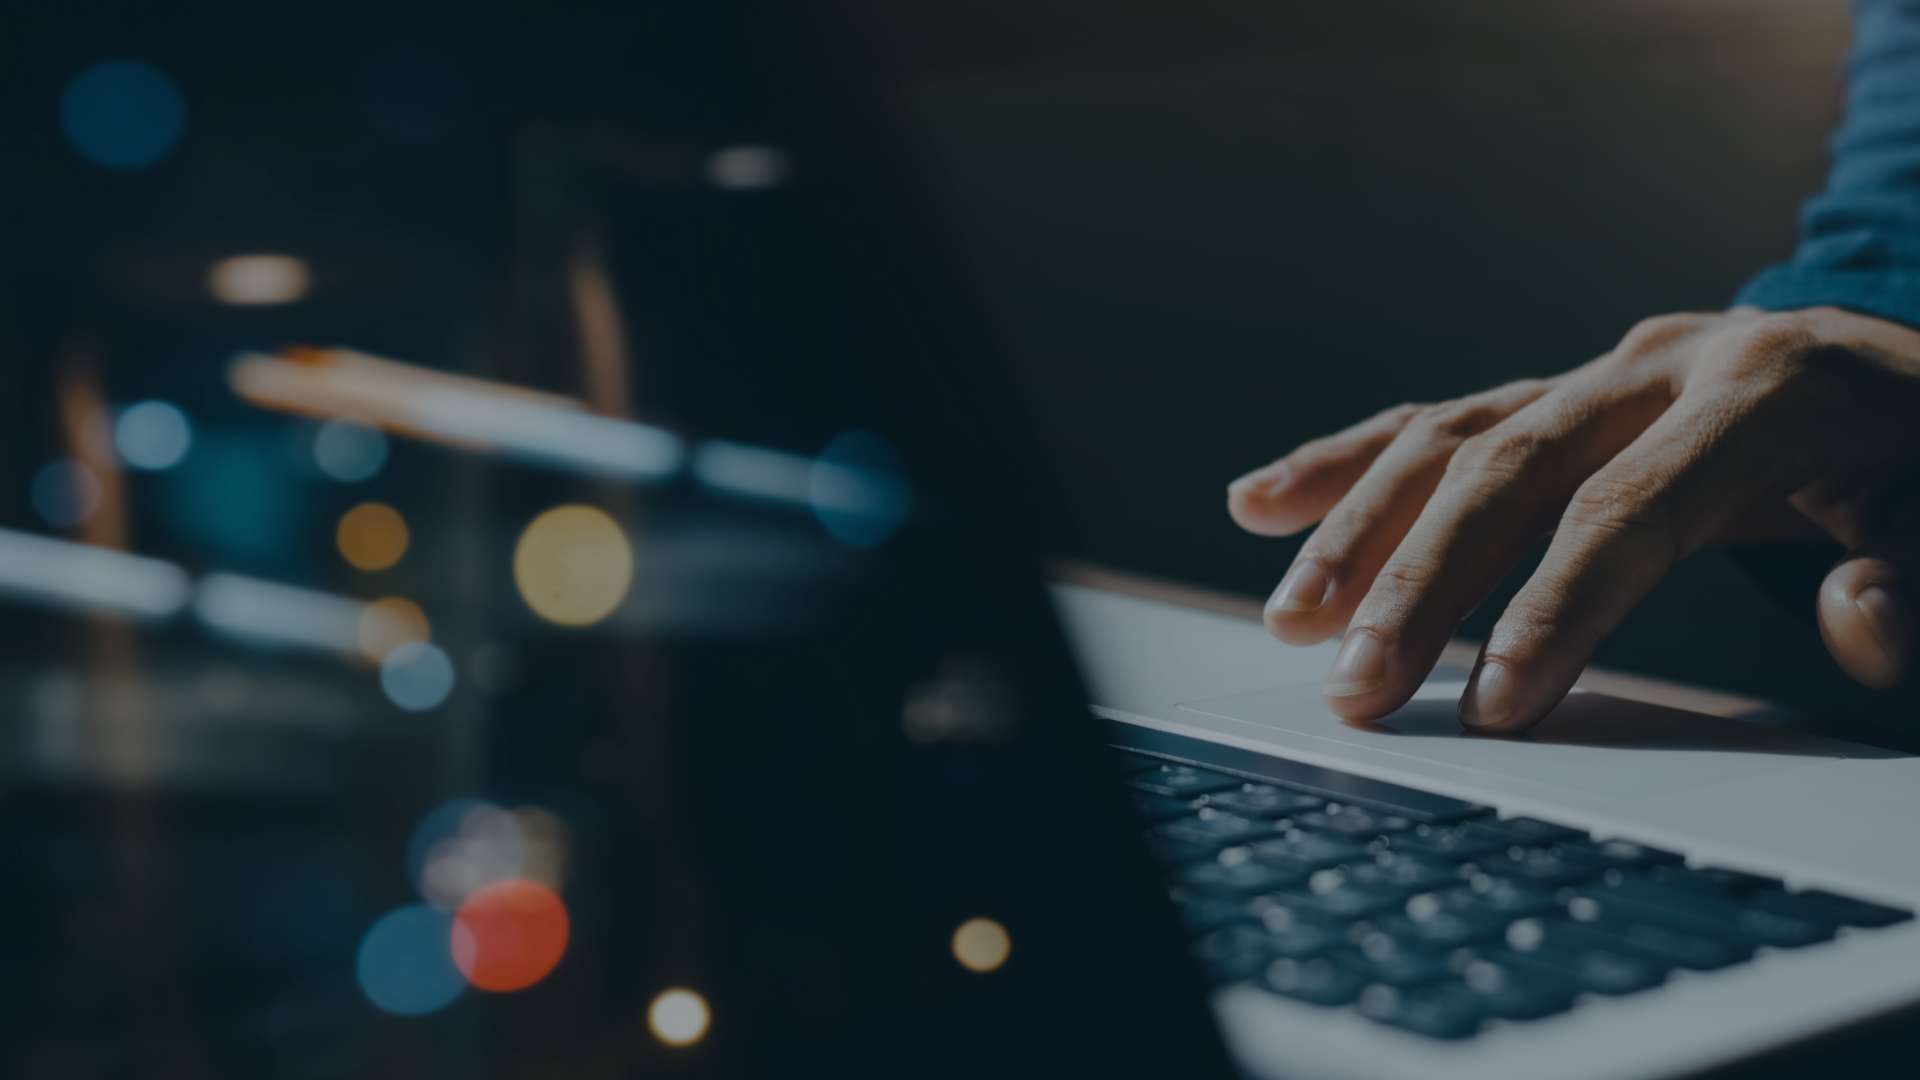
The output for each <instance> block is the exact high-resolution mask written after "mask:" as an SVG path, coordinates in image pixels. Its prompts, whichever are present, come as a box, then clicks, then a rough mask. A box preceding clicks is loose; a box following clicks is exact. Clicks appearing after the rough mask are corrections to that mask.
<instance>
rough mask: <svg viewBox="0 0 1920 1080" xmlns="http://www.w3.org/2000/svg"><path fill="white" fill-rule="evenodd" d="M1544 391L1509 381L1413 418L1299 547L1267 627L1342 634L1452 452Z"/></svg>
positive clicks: (1291, 635) (1284, 632)
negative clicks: (1354, 610) (1506, 383)
mask: <svg viewBox="0 0 1920 1080" xmlns="http://www.w3.org/2000/svg"><path fill="white" fill-rule="evenodd" d="M1546 387H1547V384H1546V383H1545V382H1544V381H1539V380H1535V381H1529V382H1519V383H1510V384H1508V385H1506V386H1502V387H1497V388H1495V389H1493V390H1488V391H1486V392H1484V393H1480V394H1475V395H1474V396H1472V397H1467V398H1461V399H1460V400H1459V401H1453V402H1448V403H1446V404H1444V405H1433V406H1429V407H1427V408H1426V409H1424V410H1422V411H1421V412H1420V413H1419V414H1417V415H1416V416H1414V417H1413V418H1412V419H1411V420H1409V421H1408V422H1407V423H1406V425H1405V426H1404V427H1402V428H1401V429H1400V433H1399V434H1398V435H1396V436H1395V437H1394V439H1393V441H1392V442H1391V443H1390V444H1388V446H1387V448H1386V449H1385V450H1383V451H1381V453H1380V455H1379V456H1378V457H1376V458H1375V459H1374V461H1373V464H1372V465H1370V466H1368V468H1367V471H1366V472H1365V473H1364V474H1362V476H1361V477H1360V479H1359V481H1358V482H1357V483H1355V484H1354V485H1353V487H1352V489H1351V490H1350V491H1348V492H1347V494H1346V496H1345V497H1344V498H1342V499H1341V500H1340V501H1339V503H1338V504H1337V505H1336V506H1335V507H1334V508H1333V510H1332V511H1331V512H1329V513H1328V515H1327V517H1326V520H1325V521H1323V522H1321V524H1320V527H1319V528H1318V529H1315V530H1314V532H1313V535H1312V536H1310V537H1308V538H1307V542H1306V543H1305V544H1303V545H1302V546H1301V549H1300V553H1299V554H1298V555H1297V556H1296V557H1295V559H1294V562H1293V566H1292V567H1291V568H1290V569H1289V570H1288V571H1287V573H1286V576H1285V577H1283V578H1281V580H1280V585H1279V587H1278V588H1276V589H1274V592H1273V596H1272V597H1271V598H1270V599H1269V600H1268V601H1267V610H1266V623H1267V629H1268V630H1270V631H1272V633H1273V634H1274V636H1275V637H1278V638H1280V639H1281V640H1282V641H1287V642H1291V643H1293V644H1296V645H1300V644H1310V643H1312V642H1315V641H1324V640H1326V639H1327V638H1330V637H1332V636H1334V635H1335V634H1338V633H1339V632H1340V631H1341V630H1342V629H1344V628H1345V627H1346V625H1347V620H1348V618H1349V617H1350V616H1351V615H1352V614H1353V609H1354V607H1355V606H1356V605H1358V604H1359V602H1360V598H1361V597H1363V596H1365V595H1366V593H1367V589H1368V587H1369V586H1370V585H1372V583H1373V579H1374V575H1375V574H1377V573H1379V571H1380V567H1381V565H1382V564H1384V563H1385V562H1386V561H1387V556H1389V555H1391V554H1392V553H1393V549H1394V547H1395V546H1397V545H1398V544H1399V543H1400V538H1401V537H1402V536H1405V535H1406V532H1407V529H1408V527H1409V526H1411V525H1412V524H1413V521H1414V518H1415V517H1417V516H1418V515H1419V513H1420V508H1421V507H1422V506H1424V505H1425V504H1426V501H1427V497H1428V496H1430V495H1431V494H1432V493H1433V490H1434V487H1435V486H1436V485H1437V484H1438V483H1439V482H1440V477H1441V474H1442V473H1443V472H1444V471H1445V470H1446V466H1447V459H1448V458H1450V457H1452V456H1453V452H1454V450H1455V449H1457V448H1458V447H1459V446H1460V444H1461V443H1462V442H1463V441H1465V440H1466V439H1468V438H1471V437H1472V436H1474V435H1477V434H1479V433H1480V432H1482V431H1485V430H1487V429H1488V428H1490V427H1492V426H1493V425H1495V424H1497V423H1499V422H1500V421H1501V420H1503V419H1505V418H1506V417H1508V416H1511V415H1512V414H1513V413H1514V412H1515V411H1517V410H1519V409H1520V408H1521V407H1523V406H1525V405H1526V404H1527V403H1528V402H1530V401H1532V400H1534V399H1535V398H1538V397H1539V396H1540V395H1541V394H1543V393H1545V392H1546Z"/></svg>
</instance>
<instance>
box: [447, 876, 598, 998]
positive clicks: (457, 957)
mask: <svg viewBox="0 0 1920 1080" xmlns="http://www.w3.org/2000/svg"><path fill="white" fill-rule="evenodd" d="M568 931H569V925H568V922H567V906H566V905H565V904H564V903H561V901H560V897H559V896H558V895H556V894H555V893H554V891H553V890H552V889H549V888H547V887H546V886H545V885H542V884H540V883H539V882H536V881H527V880H525V879H523V878H514V879H512V880H508V881H496V882H494V883H493V884H491V885H488V886H486V887H485V888H481V889H477V890H475V891H474V892H473V893H472V894H471V895H469V896H468V897H467V899H466V900H465V901H464V902H463V903H462V904H461V905H460V910H459V911H457V912H455V913H454V916H453V941H452V945H453V963H454V966H456V967H458V968H459V969H460V974H462V975H465V976H466V977H467V982H469V983H471V984H473V985H474V986H476V987H478V988H479V989H481V990H494V991H508V990H524V989H526V988H527V987H529V986H532V985H533V984H534V983H537V982H539V981H540V980H541V979H544V978H546V977H547V974H548V973H549V972H551V971H552V970H553V968H554V965H556V964H558V963H559V962H560V956H561V954H562V953H565V952H566V951H567V934H568Z"/></svg>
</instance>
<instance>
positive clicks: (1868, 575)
mask: <svg viewBox="0 0 1920 1080" xmlns="http://www.w3.org/2000/svg"><path fill="white" fill-rule="evenodd" d="M1913 613H1914V612H1913V593H1912V583H1911V581H1910V579H1908V578H1907V577H1906V576H1905V575H1903V574H1902V573H1901V570H1900V567H1899V565H1898V564H1896V563H1894V562H1892V561H1890V560H1887V559H1882V558H1876V557H1873V556H1857V557H1852V558H1848V559H1847V560H1845V561H1843V562H1842V563H1841V564H1840V565H1839V566H1836V567H1834V569H1833V571H1832V572H1831V573H1829V574H1828V575H1827V578H1826V580H1825V581H1824V582H1822V583H1821V585H1820V599H1819V619H1820V637H1821V639H1822V640H1823V641H1825V642H1826V643H1827V651H1828V652H1830V653H1832V654H1833V659H1834V661H1835V662H1836V663H1838V664H1839V665H1840V667H1841V669H1842V670H1844V671H1845V672H1846V673H1847V674H1848V675H1851V676H1853V678H1854V679H1855V681H1857V682H1860V683H1863V684H1865V685H1867V686H1874V687H1882V688H1884V687H1890V686H1896V685H1898V684H1899V683H1900V681H1901V680H1902V679H1903V678H1905V677H1906V674H1907V671H1908V669H1909V667H1910V666H1911V664H1912V662H1913Z"/></svg>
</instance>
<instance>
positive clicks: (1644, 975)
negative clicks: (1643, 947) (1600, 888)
mask: <svg viewBox="0 0 1920 1080" xmlns="http://www.w3.org/2000/svg"><path fill="white" fill-rule="evenodd" d="M1485 959H1489V960H1492V961H1494V962H1495V963H1500V964H1512V965H1517V966H1519V967H1523V968H1538V969H1542V970H1545V971H1549V972H1552V973H1555V974H1558V975H1561V976H1564V977H1565V978H1567V979H1568V980H1570V981H1572V982H1573V984H1574V985H1575V986H1578V987H1579V988H1580V989H1582V990H1585V991H1589V992H1591V993H1595V994H1631V993H1633V992H1634V991H1636V990H1645V989H1646V988H1647V987H1649V986H1658V985H1659V984H1660V983H1662V982H1664V981H1666V978H1667V966H1666V965H1664V964H1661V963H1659V962H1657V961H1654V960H1649V959H1646V958H1643V957H1638V956H1634V955H1632V954H1631V953H1626V952H1622V951H1620V950H1617V949H1609V948H1604V947H1600V946H1592V945H1585V946H1583V945H1577V944H1570V943H1566V942H1561V941H1552V942H1550V941H1547V940H1546V926H1545V924H1544V923H1542V922H1541V921H1540V920H1538V919H1522V920H1520V921H1519V922H1516V923H1514V924H1513V925H1512V926H1510V927H1508V928H1507V944H1506V947H1505V948H1495V949H1491V950H1488V952H1487V954H1486V956H1485Z"/></svg>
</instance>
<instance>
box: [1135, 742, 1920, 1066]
mask: <svg viewBox="0 0 1920 1080" xmlns="http://www.w3.org/2000/svg"><path fill="white" fill-rule="evenodd" d="M1140 737H1141V738H1143V739H1147V740H1149V741H1154V742H1158V743H1167V744H1182V743H1184V744H1190V745H1191V746H1194V747H1205V748H1207V749H1206V753H1205V756H1206V760H1207V761H1208V762H1220V761H1221V759H1225V761H1224V763H1223V765H1222V767H1215V766H1214V765H1213V764H1206V765H1194V764H1188V763H1185V762H1183V761H1181V760H1179V758H1178V757H1177V756H1175V755H1170V756H1168V757H1161V756H1158V755H1155V754H1150V753H1141V752H1137V751H1136V750H1130V749H1129V750H1121V749H1116V750H1115V754H1116V759H1117V761H1118V764H1119V766H1120V768H1121V770H1122V772H1123V774H1124V775H1125V777H1126V783H1127V786H1128V787H1129V788H1130V789H1131V793H1132V797H1133V800H1134V803H1135V805H1136V807H1137V808H1138V811H1139V814H1140V817H1141V820H1142V824H1143V827H1144V829H1145V831H1146V838H1147V843H1148V846H1149V848H1150V849H1151V850H1152V851H1153V853H1154V855H1155V857H1156V858H1158V859H1159V860H1160V861H1161V862H1162V863H1163V864H1164V865H1165V866H1166V867H1167V869H1168V872H1169V874H1170V876H1171V881H1172V886H1171V888H1172V894H1173V898H1174V900H1175V901H1176V902H1177V903H1178V905H1179V907H1180V911H1181V915H1182V917H1183V919H1184V921H1185V924H1186V927H1187V930H1188V932H1189V934H1190V936H1191V939H1192V950H1193V953H1194V955H1195V956H1196V957H1197V958H1198V959H1199V960H1200V962H1201V963H1202V965H1203V966H1204V967H1205V969H1206V971H1207V973H1208V975H1209V977H1210V978H1211V979H1212V980H1213V981H1214V982H1215V983H1216V984H1220V985H1225V984H1229V983H1249V984H1251V985H1253V986H1256V987H1259V988H1261V989H1263V990H1265V991H1267V992H1269V993H1273V994H1277V995H1280V996H1281V997H1285V998H1290V999H1293V1000H1296V1001H1303V1002H1308V1003H1311V1004H1314V1005H1321V1006H1328V1007H1334V1008H1345V1009H1352V1010H1354V1011H1356V1012H1358V1013H1360V1014H1361V1015H1362V1016H1365V1017H1367V1018H1368V1019H1370V1020H1375V1021H1378V1022H1380V1023H1382V1024H1387V1025H1390V1026H1393V1027H1396V1028H1400V1029H1402V1030H1405V1031H1410V1032H1414V1033H1416V1034H1419V1035H1424V1036H1429V1037H1432V1038H1436V1039H1463V1038H1467V1037H1469V1036H1472V1035H1475V1034H1477V1033H1478V1032H1480V1031H1482V1030H1485V1029H1486V1028H1487V1026H1488V1025H1489V1024H1491V1023H1494V1022H1497V1021H1515V1022H1517V1021H1531V1020H1538V1019H1541V1018H1543V1017H1549V1016H1554V1015H1557V1014H1559V1013H1563V1012H1565V1011H1567V1010H1569V1009H1571V1008H1574V1007H1576V1006H1577V1005H1578V1004H1579V1003H1580V1002H1581V1001H1583V1000H1586V999H1589V998H1592V997H1595V996H1619V995H1624V994H1633V993H1638V992H1640V991H1642V990H1647V989H1650V988H1652V987H1655V986H1658V985H1660V984H1661V983H1663V982H1665V981H1666V979H1667V978H1668V977H1669V976H1671V975H1673V974H1674V973H1675V972H1681V971H1696V972H1704V971H1716V970H1720V969H1723V968H1728V967H1732V966H1734V965H1737V964H1743V963H1746V962H1748V961H1750V960H1752V959H1753V958H1754V957H1755V956H1757V955H1759V954H1760V952H1761V950H1763V949H1798V948H1803V947H1807V946H1814V945H1818V944H1819V943H1821V942H1824V941H1829V940H1831V939H1833V938H1834V937H1835V936H1836V935H1838V934H1841V933H1851V932H1856V931H1867V930H1872V929H1875V928H1878V927H1884V926H1890V925H1893V924H1894V923H1898V922H1903V921H1905V920H1907V919H1909V918H1911V917H1912V913H1911V912H1909V911H1906V910H1904V909H1900V908H1893V907H1888V906H1885V905H1883V904H1876V903H1870V902H1868V901H1865V900H1859V899H1855V898H1852V897H1847V896H1841V895H1838V894H1835V893H1830V892H1824V891H1821V890H1817V889H1806V890H1797V891H1796V890H1790V889H1788V888H1787V887H1786V886H1785V885H1784V884H1783V883H1782V882H1781V881H1780V880H1778V879H1777V878H1772V877H1768V876H1766V875H1764V874H1752V873H1746V872H1743V871H1739V870H1731V869H1727V868H1724V867H1716V866H1695V865H1690V864H1689V863H1688V861H1687V859H1686V857H1685V856H1684V855H1683V854H1682V853H1680V852H1675V851H1666V850H1662V849H1660V848H1656V847H1652V846H1649V845H1646V844H1641V843H1636V842H1634V841H1632V840H1625V839H1619V838H1613V837H1606V838H1595V837H1593V836H1590V835H1589V834H1588V833H1586V832H1585V831H1583V830H1581V829H1576V828H1573V827H1571V826H1566V825H1557V824H1554V823H1552V822H1548V821H1541V820H1538V819H1536V818H1530V817H1500V816H1498V815H1497V814H1496V813H1495V812H1494V810H1493V808H1492V807H1488V806H1481V805H1478V804H1475V803H1471V802H1466V801H1464V800H1460V799H1454V798H1449V797H1447V796H1442V795H1435V794H1433V793H1431V792H1423V791H1418V790H1416V789H1413V788H1407V787H1402V786H1399V785H1395V784H1386V783H1381V782H1378V781H1373V780H1370V779H1367V778H1365V777H1359V776H1354V775H1352V774H1346V773H1339V772H1336V771H1333V770H1328V769H1323V768H1319V767H1314V766H1305V765H1300V764H1298V763H1295V762H1288V761H1285V760H1282V759H1277V758H1268V757H1264V756H1262V755H1256V754H1251V753H1248V752H1246V751H1241V750H1238V749H1234V748H1222V747H1215V746H1213V745H1212V744H1206V743H1199V742H1195V741H1193V740H1185V739H1181V738H1179V737H1177V736H1169V735H1165V734H1163V733H1158V732H1152V733H1142V734H1141V736H1140ZM1128 741H1129V742H1133V741H1135V740H1134V738H1132V737H1130V738H1129V740H1128ZM1198 753H1199V752H1198V751H1196V754H1198Z"/></svg>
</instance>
